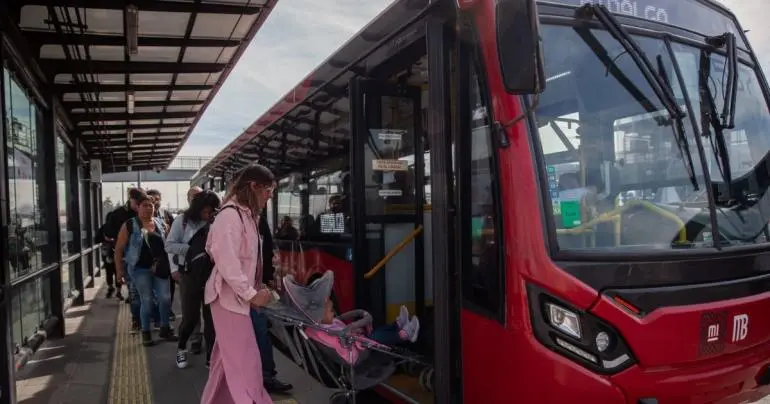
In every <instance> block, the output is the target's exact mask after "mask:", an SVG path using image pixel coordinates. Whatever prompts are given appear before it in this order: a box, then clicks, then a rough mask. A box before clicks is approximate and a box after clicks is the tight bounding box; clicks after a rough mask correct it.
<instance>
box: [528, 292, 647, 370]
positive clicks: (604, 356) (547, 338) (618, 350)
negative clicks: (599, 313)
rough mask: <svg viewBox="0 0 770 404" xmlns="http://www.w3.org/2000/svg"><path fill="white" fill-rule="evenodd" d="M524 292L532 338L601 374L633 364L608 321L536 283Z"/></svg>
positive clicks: (625, 346)
mask: <svg viewBox="0 0 770 404" xmlns="http://www.w3.org/2000/svg"><path fill="white" fill-rule="evenodd" d="M527 294H528V300H529V304H530V315H531V318H532V330H533V331H534V334H535V338H537V340H538V341H540V342H541V343H542V344H543V345H545V346H546V347H548V348H549V349H551V350H553V351H555V352H557V353H559V354H561V355H564V356H566V357H568V358H570V359H571V360H573V361H575V362H577V363H579V364H581V365H582V366H584V367H586V368H589V369H591V370H593V371H595V372H597V373H602V374H614V373H618V372H620V371H622V370H624V369H627V368H628V367H630V366H631V365H633V364H634V363H636V361H635V360H634V356H633V354H632V353H631V350H630V349H629V347H628V345H626V342H625V341H624V340H623V337H622V336H621V335H620V333H619V332H618V331H617V330H615V328H614V327H612V326H611V325H610V324H608V323H606V322H605V321H603V320H602V319H600V318H598V317H596V316H594V315H593V314H591V313H589V312H586V311H582V310H579V309H577V308H575V307H572V306H571V305H569V304H568V303H566V302H565V301H563V300H561V299H558V298H557V297H555V296H552V295H550V294H548V293H547V292H546V291H545V290H543V289H542V288H540V287H537V286H535V285H532V284H528V285H527Z"/></svg>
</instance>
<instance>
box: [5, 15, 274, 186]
mask: <svg viewBox="0 0 770 404" xmlns="http://www.w3.org/2000/svg"><path fill="white" fill-rule="evenodd" d="M276 1H277V0H218V1H213V0H186V1H185V0H175V1H169V0H32V1H29V0H26V1H15V2H14V1H11V2H10V3H6V7H7V8H8V9H9V10H13V11H15V12H16V13H17V16H18V18H17V20H16V21H17V23H18V28H19V30H20V32H21V35H22V36H23V37H24V39H25V40H26V42H27V44H28V47H29V48H30V49H32V53H33V54H34V55H33V56H34V57H35V58H36V59H37V60H38V63H39V65H40V68H41V70H42V74H43V75H44V76H45V79H46V81H47V82H48V83H53V86H52V88H53V89H54V90H55V91H56V92H57V93H58V94H59V96H60V100H61V102H62V105H63V106H64V109H66V110H67V112H68V113H69V117H70V119H71V123H72V124H73V125H74V126H75V127H76V128H77V130H78V132H79V133H80V134H81V139H83V141H84V145H85V148H86V150H87V151H88V153H89V155H90V156H91V157H92V158H98V159H101V160H102V163H103V170H104V171H105V172H115V171H127V170H145V169H153V168H158V167H160V168H164V167H166V166H167V165H168V164H170V163H171V161H172V160H173V159H174V157H175V156H176V155H177V153H178V152H179V149H180V148H181V147H182V145H183V144H184V143H185V141H186V140H187V138H188V136H189V135H190V133H191V132H192V130H193V128H194V127H195V124H196V123H197V121H198V120H199V119H200V116H201V115H202V114H203V112H204V111H205V109H206V106H207V105H208V103H209V102H210V100H211V99H212V98H213V96H214V95H215V93H216V92H217V90H218V89H219V87H220V86H221V84H222V83H223V82H224V80H225V78H226V77H227V76H228V74H229V72H230V70H231V69H232V68H233V66H234V65H235V63H236V62H237V60H238V58H239V57H240V55H241V54H242V52H243V51H244V50H245V48H246V47H247V46H248V43H249V42H250V41H251V39H252V38H253V37H254V35H255V34H256V32H257V30H258V29H259V27H260V26H261V25H262V23H263V22H264V20H265V19H266V18H267V16H268V14H269V13H270V10H271V9H272V8H273V7H274V6H275V3H276Z"/></svg>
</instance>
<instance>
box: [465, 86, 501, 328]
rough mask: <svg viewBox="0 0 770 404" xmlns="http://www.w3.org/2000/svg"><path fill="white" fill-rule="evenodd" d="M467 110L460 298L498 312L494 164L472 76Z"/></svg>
mask: <svg viewBox="0 0 770 404" xmlns="http://www.w3.org/2000/svg"><path fill="white" fill-rule="evenodd" d="M469 95H470V100H471V102H470V106H471V108H472V110H471V111H467V112H466V114H467V115H466V119H468V120H470V122H471V150H470V154H471V159H470V160H471V161H470V168H471V174H470V184H471V186H470V187H468V188H469V189H466V190H465V192H468V191H470V193H471V195H470V217H469V218H467V217H466V218H463V220H465V221H466V224H467V223H468V222H467V221H470V226H466V228H470V230H471V236H470V240H471V262H470V270H468V271H463V274H462V275H463V282H462V284H463V297H464V298H465V299H466V300H467V301H469V302H471V303H473V304H474V305H476V306H479V307H481V308H483V309H485V310H488V311H490V312H492V313H498V312H499V308H500V301H501V295H500V290H501V288H500V282H501V276H502V264H501V263H500V260H499V254H498V243H497V239H498V236H497V223H499V220H498V218H497V217H496V213H495V212H496V209H495V203H496V200H495V197H494V192H493V178H494V177H495V172H496V169H495V165H494V159H493V158H492V153H493V151H494V146H493V144H492V137H491V132H490V130H489V119H488V115H487V107H486V105H484V102H483V98H482V97H481V90H480V88H479V82H478V78H477V76H476V74H475V73H474V74H473V75H472V78H471V81H470V94H469Z"/></svg>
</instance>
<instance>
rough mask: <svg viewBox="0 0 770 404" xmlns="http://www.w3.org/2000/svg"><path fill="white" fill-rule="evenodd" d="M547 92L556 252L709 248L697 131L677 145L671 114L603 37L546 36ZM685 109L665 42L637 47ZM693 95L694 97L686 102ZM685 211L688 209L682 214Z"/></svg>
mask: <svg viewBox="0 0 770 404" xmlns="http://www.w3.org/2000/svg"><path fill="white" fill-rule="evenodd" d="M543 38H544V39H543V44H544V50H545V52H544V55H545V60H546V69H547V72H546V75H547V77H548V81H549V82H548V86H547V89H546V91H545V92H544V93H543V94H542V96H541V98H540V102H539V104H538V109H537V126H538V139H539V141H540V143H541V146H542V150H543V153H544V154H545V163H546V167H545V170H546V172H547V175H548V182H549V192H550V201H548V202H547V203H548V204H549V205H551V206H552V208H551V209H548V210H547V211H548V212H552V213H553V220H554V223H555V225H556V228H557V230H556V232H557V239H558V243H559V248H560V249H562V250H564V249H576V248H597V249H598V248H604V249H616V250H617V249H626V250H629V249H634V250H637V249H653V248H655V249H657V248H664V249H671V248H677V247H678V246H680V245H688V246H690V245H693V244H694V245H696V246H708V245H713V243H712V242H711V237H710V230H709V228H708V226H706V225H704V224H707V223H708V222H709V212H708V207H707V206H705V205H704V204H702V203H701V204H697V203H692V204H689V203H687V201H688V200H689V199H691V198H693V197H694V196H696V195H697V193H696V192H693V190H692V185H691V184H692V179H691V178H690V176H689V175H688V171H687V164H686V163H687V162H688V161H689V159H688V157H691V158H692V163H693V165H692V168H693V176H694V178H695V181H696V182H697V183H699V184H700V188H701V190H702V189H704V187H703V185H704V180H703V174H702V170H701V167H702V166H701V162H700V160H699V157H698V151H697V147H696V140H695V136H694V133H693V127H692V125H691V123H690V120H689V118H686V119H685V120H684V122H683V123H684V125H683V133H682V138H683V139H680V140H682V141H683V143H685V142H686V146H685V145H681V147H680V142H679V141H677V138H676V136H675V132H674V126H673V125H672V120H671V119H669V113H668V111H667V110H666V109H665V108H664V107H663V104H662V102H661V101H660V100H659V98H658V97H657V96H656V95H655V93H654V92H653V90H652V87H651V86H650V84H649V83H648V81H647V80H646V79H645V78H644V76H643V74H642V72H641V71H640V69H639V68H638V67H637V66H636V64H635V62H634V61H633V60H632V58H631V57H630V56H629V55H628V53H626V52H625V50H624V48H623V47H622V45H621V44H620V43H619V42H618V41H617V40H615V39H614V38H613V37H612V36H611V35H610V34H609V33H607V32H606V31H603V30H576V29H573V28H572V27H564V26H544V27H543ZM635 39H636V40H637V41H638V42H639V45H640V47H641V48H642V49H643V51H644V53H645V54H647V55H648V57H650V58H651V59H652V60H653V61H655V62H654V64H655V66H656V68H657V69H663V70H665V73H666V76H668V77H669V78H670V82H671V87H672V90H673V94H674V95H675V97H676V102H677V104H678V105H679V106H680V108H684V107H685V106H686V103H685V100H684V97H683V96H682V90H681V88H680V86H679V80H677V78H676V76H675V74H674V70H673V68H672V60H671V58H670V57H669V54H668V52H667V49H666V46H665V44H664V42H663V41H662V40H658V39H652V38H647V37H636V38H635ZM691 94H692V93H691ZM682 203H685V205H682Z"/></svg>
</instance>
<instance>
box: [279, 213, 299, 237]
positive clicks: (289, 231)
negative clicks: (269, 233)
mask: <svg viewBox="0 0 770 404" xmlns="http://www.w3.org/2000/svg"><path fill="white" fill-rule="evenodd" d="M275 238H277V239H278V240H298V239H299V231H297V229H296V228H295V227H294V221H293V220H291V216H284V217H283V219H281V227H280V228H279V229H278V232H277V233H276V234H275Z"/></svg>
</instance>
